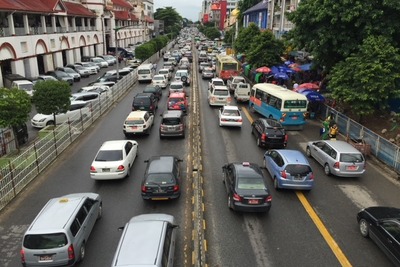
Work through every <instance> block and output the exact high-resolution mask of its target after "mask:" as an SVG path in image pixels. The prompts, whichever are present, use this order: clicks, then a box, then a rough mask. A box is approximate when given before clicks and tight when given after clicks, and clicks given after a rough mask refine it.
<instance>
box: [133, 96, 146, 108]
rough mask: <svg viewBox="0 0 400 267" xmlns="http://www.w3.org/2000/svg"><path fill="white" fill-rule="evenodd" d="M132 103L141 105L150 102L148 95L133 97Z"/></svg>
mask: <svg viewBox="0 0 400 267" xmlns="http://www.w3.org/2000/svg"><path fill="white" fill-rule="evenodd" d="M133 104H134V105H137V106H141V105H149V104H150V98H148V97H138V98H135V100H134V101H133Z"/></svg>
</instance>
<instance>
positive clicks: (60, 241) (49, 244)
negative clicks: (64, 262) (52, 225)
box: [24, 233, 68, 249]
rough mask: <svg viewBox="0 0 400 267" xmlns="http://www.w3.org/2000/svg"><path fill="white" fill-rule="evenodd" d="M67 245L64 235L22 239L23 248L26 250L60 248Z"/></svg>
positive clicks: (46, 235) (31, 236)
mask: <svg viewBox="0 0 400 267" xmlns="http://www.w3.org/2000/svg"><path fill="white" fill-rule="evenodd" d="M67 244H68V240H67V236H66V235H65V234H64V233H55V234H40V235H26V236H25V238H24V247H25V248H28V249H52V248H61V247H63V246H66V245H67Z"/></svg>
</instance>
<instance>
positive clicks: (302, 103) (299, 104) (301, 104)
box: [283, 100, 307, 108]
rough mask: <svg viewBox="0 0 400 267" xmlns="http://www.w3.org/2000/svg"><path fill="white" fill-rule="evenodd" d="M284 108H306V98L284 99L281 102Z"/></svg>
mask: <svg viewBox="0 0 400 267" xmlns="http://www.w3.org/2000/svg"><path fill="white" fill-rule="evenodd" d="M283 107H284V108H306V107H307V101H306V100H286V101H285V102H284V103H283Z"/></svg>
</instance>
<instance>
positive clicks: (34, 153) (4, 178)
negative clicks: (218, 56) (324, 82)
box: [0, 42, 173, 211]
mask: <svg viewBox="0 0 400 267" xmlns="http://www.w3.org/2000/svg"><path fill="white" fill-rule="evenodd" d="M172 45H173V42H171V43H169V44H168V45H167V46H166V47H165V48H164V49H170V48H171V47H172ZM164 49H163V50H164ZM160 56H161V52H160V53H159V52H157V53H155V54H154V55H152V56H151V57H150V58H149V59H147V60H146V61H144V62H143V63H148V62H156V61H157V60H158V58H159V57H160ZM136 81H137V72H136V71H132V72H131V73H130V74H128V75H126V76H125V77H123V78H122V79H121V80H119V81H118V83H116V84H115V85H114V86H113V87H112V88H111V92H112V93H111V94H109V95H107V96H105V97H103V96H101V97H100V98H99V101H98V102H95V103H92V104H91V105H90V111H89V112H85V111H82V109H81V113H80V114H79V115H77V116H76V117H72V118H70V120H69V121H68V122H66V123H63V124H60V125H58V126H57V127H53V129H50V130H49V131H48V132H44V131H42V132H41V133H40V134H39V138H38V140H37V141H34V142H33V144H32V145H30V146H29V147H27V148H26V149H24V151H23V152H22V153H20V154H19V155H17V156H15V157H11V156H10V157H3V158H0V211H1V210H2V209H3V208H4V207H6V206H7V204H8V203H10V202H11V201H12V200H13V199H14V198H15V197H16V196H17V195H18V194H19V193H20V192H21V191H22V190H23V189H24V188H25V187H26V186H27V185H28V184H29V183H30V182H31V181H32V180H34V179H35V178H36V177H37V176H38V175H39V174H40V173H41V172H42V171H43V170H44V169H45V168H46V167H48V166H49V165H50V164H51V163H52V162H53V161H54V160H55V159H56V158H57V157H58V156H59V155H60V154H61V153H62V152H63V151H64V150H65V149H66V148H67V147H68V146H69V145H71V144H72V143H73V142H74V141H75V140H76V139H77V138H78V137H79V136H80V135H81V134H82V132H83V131H85V130H86V129H88V128H89V127H90V125H91V124H93V123H94V122H95V121H96V120H97V119H98V118H99V117H100V116H101V115H102V114H104V113H105V112H107V111H108V110H109V109H110V108H111V107H112V106H113V104H114V103H115V102H117V101H118V100H119V99H121V98H122V97H123V96H124V95H125V94H126V92H127V91H128V90H130V89H132V88H133V85H134V84H135V83H136Z"/></svg>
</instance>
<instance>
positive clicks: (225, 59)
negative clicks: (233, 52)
mask: <svg viewBox="0 0 400 267" xmlns="http://www.w3.org/2000/svg"><path fill="white" fill-rule="evenodd" d="M215 72H216V74H217V77H219V78H221V79H222V80H224V82H226V81H227V80H228V79H229V78H230V77H231V76H238V75H240V72H239V62H238V61H237V60H236V59H234V58H233V57H231V56H228V55H217V62H216V64H215Z"/></svg>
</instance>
